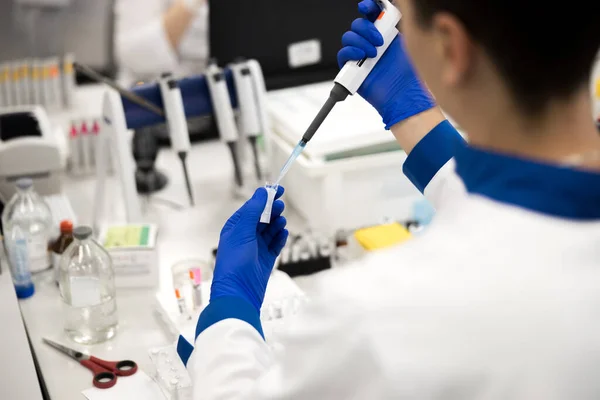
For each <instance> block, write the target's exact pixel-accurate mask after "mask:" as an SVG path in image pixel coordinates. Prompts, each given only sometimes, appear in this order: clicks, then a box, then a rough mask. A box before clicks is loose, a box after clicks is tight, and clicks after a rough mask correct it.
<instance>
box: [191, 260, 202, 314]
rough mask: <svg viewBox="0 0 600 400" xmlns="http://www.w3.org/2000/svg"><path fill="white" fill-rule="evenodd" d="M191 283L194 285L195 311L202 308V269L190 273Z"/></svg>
mask: <svg viewBox="0 0 600 400" xmlns="http://www.w3.org/2000/svg"><path fill="white" fill-rule="evenodd" d="M189 274H190V282H191V283H192V298H193V300H194V310H197V309H199V308H200V307H202V280H201V275H200V268H192V269H190V271H189Z"/></svg>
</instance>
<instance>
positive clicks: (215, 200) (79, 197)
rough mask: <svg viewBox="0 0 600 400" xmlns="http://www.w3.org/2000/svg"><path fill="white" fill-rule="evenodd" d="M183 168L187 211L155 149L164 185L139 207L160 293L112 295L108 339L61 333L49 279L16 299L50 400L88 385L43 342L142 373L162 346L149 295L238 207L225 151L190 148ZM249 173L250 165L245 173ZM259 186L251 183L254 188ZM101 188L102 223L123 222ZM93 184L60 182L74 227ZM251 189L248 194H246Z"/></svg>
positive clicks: (177, 181)
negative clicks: (134, 366) (149, 228)
mask: <svg viewBox="0 0 600 400" xmlns="http://www.w3.org/2000/svg"><path fill="white" fill-rule="evenodd" d="M188 165H189V170H190V175H191V180H192V184H193V188H194V193H195V199H196V206H195V207H194V208H190V207H189V206H188V200H187V194H186V189H185V183H184V179H183V176H182V173H181V165H180V161H179V159H178V158H177V156H176V155H175V154H174V153H173V152H172V151H171V150H169V149H164V150H161V152H160V154H159V157H158V159H157V168H158V169H159V170H160V171H162V172H164V173H166V174H167V175H168V177H169V179H170V181H169V185H168V186H167V187H166V188H165V189H164V190H163V191H161V192H159V193H157V194H156V195H154V196H152V197H150V200H149V201H147V202H146V203H145V206H144V208H145V219H146V220H147V221H148V222H152V223H156V224H157V225H158V242H157V247H158V254H159V255H158V257H159V267H160V277H161V279H160V288H157V289H150V288H148V289H118V291H117V307H118V313H119V331H118V334H117V335H116V336H115V337H114V338H113V339H111V340H109V341H107V342H105V343H102V344H98V345H94V346H78V345H76V344H75V343H73V342H71V341H70V340H69V339H68V338H67V337H66V336H65V334H64V332H63V325H62V318H63V311H62V304H61V299H60V296H59V292H58V288H57V286H56V285H55V284H54V283H53V282H50V277H49V274H48V273H46V275H45V276H44V275H41V276H38V277H36V281H37V282H36V283H37V284H36V293H35V295H34V296H33V297H32V298H30V299H27V300H24V301H21V303H20V305H21V311H22V314H23V318H24V321H25V324H26V326H27V330H28V333H29V336H30V339H31V343H32V346H33V349H34V351H35V354H36V357H37V360H38V362H39V367H40V369H41V372H42V375H43V378H44V381H45V383H46V386H47V389H48V392H49V395H50V398H51V399H53V400H54V399H58V400H80V399H83V398H84V396H83V395H82V394H81V392H82V390H85V389H87V388H89V387H91V386H92V374H91V372H90V371H88V370H87V369H85V368H83V367H82V366H80V365H79V364H78V363H76V362H75V361H73V360H71V359H70V358H68V357H66V356H64V355H63V354H61V353H60V352H58V351H56V350H55V349H53V348H51V347H49V346H47V345H46V344H44V343H42V338H43V337H49V338H51V339H53V340H56V341H59V342H62V343H64V344H67V345H69V346H72V347H74V348H79V349H81V350H84V351H87V352H90V353H91V354H93V355H95V356H97V357H100V358H103V359H107V360H120V359H132V360H134V361H136V362H137V363H138V365H139V366H140V368H141V369H142V370H144V371H146V372H147V373H152V364H151V362H150V359H149V357H148V350H149V349H150V348H153V347H160V346H165V345H168V344H170V342H169V339H168V337H167V335H166V334H165V332H164V330H163V328H162V327H161V325H160V324H159V322H158V320H157V319H156V317H155V315H154V308H155V300H154V299H155V297H154V296H155V294H156V291H157V290H162V291H168V292H169V293H172V291H171V290H172V289H171V288H172V282H171V273H170V268H171V266H172V265H173V263H175V262H176V261H180V260H184V259H190V258H193V259H198V258H199V259H206V260H208V259H209V258H210V253H211V250H212V249H213V248H214V247H215V246H216V245H217V243H218V235H219V232H220V230H221V227H222V226H223V224H224V223H225V221H226V220H227V218H228V217H229V216H230V215H231V214H232V213H233V212H234V211H235V210H236V209H237V208H238V207H239V206H240V205H241V204H242V203H243V202H244V201H245V198H244V197H242V196H239V195H238V196H234V190H233V167H232V165H231V162H230V158H229V153H228V150H227V148H226V147H225V146H224V145H223V144H221V143H220V142H207V143H200V144H196V145H194V146H193V148H192V151H191V152H190V155H189V156H188ZM246 170H247V171H248V173H249V176H250V173H251V172H252V169H251V167H248V168H246ZM258 184H259V183H258V182H256V185H258ZM106 187H107V196H105V197H106V198H107V203H106V205H105V207H104V210H105V214H104V216H103V220H105V221H112V222H122V221H124V207H123V204H122V200H121V195H120V189H119V186H118V184H117V179H116V178H115V177H111V178H110V179H109V182H108V184H107V185H106ZM94 189H95V178H94V177H92V176H90V177H86V178H81V177H79V178H73V177H68V176H67V177H65V179H64V192H65V193H66V195H67V196H68V197H69V200H70V201H71V204H72V206H73V209H74V211H75V213H76V215H77V216H78V218H79V222H80V224H91V222H92V221H91V219H92V208H93V204H94ZM253 189H254V188H253V187H251V188H248V193H247V194H246V196H249V195H250V194H251V193H252V191H253ZM157 198H161V199H168V200H171V201H175V202H177V203H179V204H182V205H184V208H183V209H179V210H177V209H173V208H171V207H168V206H166V205H164V203H162V202H159V201H157ZM285 215H286V217H287V218H288V221H289V227H290V229H291V230H292V231H294V230H295V229H297V230H300V229H303V228H304V227H305V226H304V222H303V221H302V219H301V218H300V217H299V216H298V214H297V213H295V212H294V211H293V209H286V212H285Z"/></svg>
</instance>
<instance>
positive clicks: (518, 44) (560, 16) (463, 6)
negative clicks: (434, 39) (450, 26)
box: [412, 0, 600, 114]
mask: <svg viewBox="0 0 600 400" xmlns="http://www.w3.org/2000/svg"><path fill="white" fill-rule="evenodd" d="M412 3H413V5H414V8H415V9H416V14H417V18H418V19H419V20H420V21H419V22H420V23H421V24H423V25H424V26H429V25H430V23H431V20H432V17H433V16H434V15H435V14H436V13H437V12H440V11H443V12H448V13H450V14H452V15H454V16H455V17H456V18H458V19H459V20H460V21H461V22H462V23H463V25H464V26H465V29H466V30H467V31H468V33H469V34H470V35H471V37H472V38H473V40H475V41H476V42H478V43H479V44H480V45H481V46H482V47H483V48H484V49H485V51H486V52H487V53H488V55H489V56H490V58H491V60H492V61H493V62H494V63H495V65H496V66H497V68H498V69H499V71H500V74H501V75H502V76H503V77H504V79H505V81H506V83H507V85H508V87H509V88H510V90H511V91H512V93H513V95H514V98H515V101H516V103H517V104H518V105H519V106H520V107H521V108H523V109H524V111H525V112H529V113H532V114H539V113H540V112H541V111H543V110H544V109H545V108H546V106H547V105H548V103H549V101H551V100H556V99H567V98H568V97H569V96H571V95H573V94H574V93H575V92H576V91H577V90H579V89H580V88H581V87H582V85H586V87H587V85H589V79H590V74H591V70H592V66H593V63H594V59H595V57H596V54H597V53H598V50H599V49H600V3H599V2H598V1H597V0H574V1H570V2H567V3H564V4H561V3H557V4H556V5H554V4H552V3H549V2H547V1H541V0H532V1H528V0H521V1H514V0H504V1H502V0H413V1H412Z"/></svg>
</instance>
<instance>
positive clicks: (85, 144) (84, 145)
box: [79, 120, 92, 173]
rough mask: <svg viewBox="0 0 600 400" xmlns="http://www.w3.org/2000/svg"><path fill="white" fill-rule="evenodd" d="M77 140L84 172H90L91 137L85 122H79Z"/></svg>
mask: <svg viewBox="0 0 600 400" xmlns="http://www.w3.org/2000/svg"><path fill="white" fill-rule="evenodd" d="M79 140H80V142H81V154H82V157H81V164H82V165H83V171H84V172H86V173H87V172H90V171H91V170H92V159H91V157H92V149H91V143H90V141H91V135H90V131H89V129H88V126H87V121H86V120H83V121H82V122H81V128H80V129H79Z"/></svg>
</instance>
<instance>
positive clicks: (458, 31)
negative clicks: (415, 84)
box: [432, 12, 475, 87]
mask: <svg viewBox="0 0 600 400" xmlns="http://www.w3.org/2000/svg"><path fill="white" fill-rule="evenodd" d="M432 31H433V33H434V36H435V51H436V54H437V59H438V60H439V61H440V63H441V68H440V71H441V82H442V84H443V85H446V86H449V87H453V86H458V85H461V84H462V83H464V82H465V81H466V80H467V79H468V77H469V74H470V73H471V71H472V68H473V66H474V63H475V45H474V43H473V41H472V39H471V37H470V36H469V34H468V32H467V30H466V29H465V27H464V25H463V24H462V22H460V21H459V20H458V19H457V18H456V17H455V16H453V15H451V14H448V13H444V12H441V13H438V14H437V15H435V16H434V17H433V20H432Z"/></svg>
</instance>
